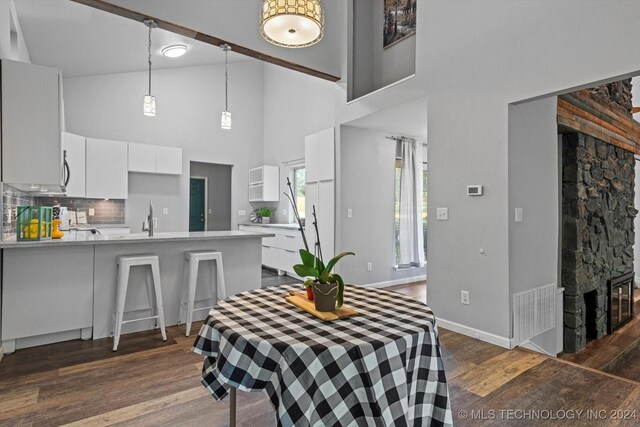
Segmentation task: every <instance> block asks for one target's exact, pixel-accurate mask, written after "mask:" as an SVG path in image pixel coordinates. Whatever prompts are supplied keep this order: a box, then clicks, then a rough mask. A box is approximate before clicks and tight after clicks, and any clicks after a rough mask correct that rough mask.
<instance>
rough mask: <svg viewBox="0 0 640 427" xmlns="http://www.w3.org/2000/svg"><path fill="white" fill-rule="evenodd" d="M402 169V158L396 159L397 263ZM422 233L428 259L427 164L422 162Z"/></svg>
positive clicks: (425, 254)
mask: <svg viewBox="0 0 640 427" xmlns="http://www.w3.org/2000/svg"><path fill="white" fill-rule="evenodd" d="M401 176H402V169H401V167H400V159H396V186H395V189H396V199H395V200H396V203H395V218H394V222H395V223H394V226H395V228H394V229H395V239H394V242H395V253H396V265H398V263H399V259H400V178H401ZM422 233H423V237H424V258H425V259H427V164H426V163H423V164H422Z"/></svg>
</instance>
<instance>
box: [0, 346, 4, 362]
mask: <svg viewBox="0 0 640 427" xmlns="http://www.w3.org/2000/svg"><path fill="white" fill-rule="evenodd" d="M3 356H4V347H2V346H1V345H0V362H2V357H3Z"/></svg>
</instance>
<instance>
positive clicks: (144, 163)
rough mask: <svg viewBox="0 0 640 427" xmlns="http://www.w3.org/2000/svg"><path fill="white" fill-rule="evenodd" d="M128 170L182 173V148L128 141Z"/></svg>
mask: <svg viewBox="0 0 640 427" xmlns="http://www.w3.org/2000/svg"><path fill="white" fill-rule="evenodd" d="M129 172H140V173H157V174H166V175H181V174H182V149H181V148H175V147H162V146H157V145H149V144H138V143H133V142H131V143H129Z"/></svg>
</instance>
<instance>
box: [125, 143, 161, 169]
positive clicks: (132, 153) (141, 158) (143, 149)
mask: <svg viewBox="0 0 640 427" xmlns="http://www.w3.org/2000/svg"><path fill="white" fill-rule="evenodd" d="M129 172H144V173H155V172H156V147H155V146H154V145H147V144H136V143H133V142H130V143H129Z"/></svg>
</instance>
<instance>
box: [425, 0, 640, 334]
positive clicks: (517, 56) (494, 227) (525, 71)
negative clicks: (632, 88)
mask: <svg viewBox="0 0 640 427" xmlns="http://www.w3.org/2000/svg"><path fill="white" fill-rule="evenodd" d="M420 6H423V7H422V8H419V12H418V13H419V23H418V25H419V28H420V29H421V31H420V33H419V34H418V40H417V42H418V63H417V73H418V76H417V77H418V82H424V84H425V85H426V91H427V93H428V98H429V116H428V126H429V160H430V161H429V172H430V183H429V197H430V199H429V216H430V217H433V216H434V215H435V210H436V208H437V207H448V208H449V221H432V222H431V223H430V226H429V236H428V238H429V244H430V246H429V286H428V297H429V303H430V305H431V307H432V308H433V310H434V312H435V313H436V316H439V317H440V318H444V319H446V320H448V321H451V322H455V323H458V324H462V325H464V326H466V327H467V328H474V329H479V330H481V331H483V332H486V333H489V334H493V335H494V336H497V337H499V338H501V339H502V341H501V342H502V343H503V344H505V343H506V342H507V341H506V339H508V338H509V337H510V336H511V331H510V311H509V307H510V304H509V295H510V291H509V289H510V286H512V285H514V284H513V283H510V274H509V265H510V261H511V263H518V264H519V263H525V262H528V263H530V264H531V265H545V263H546V262H548V261H547V260H548V254H547V253H546V250H555V249H556V245H553V247H551V242H552V240H553V239H551V238H549V239H548V240H549V241H548V244H549V247H548V248H544V249H543V248H541V250H539V251H526V252H524V253H521V254H519V255H517V254H516V253H514V255H512V256H511V257H510V255H509V250H510V247H509V237H508V233H509V218H510V217H511V216H510V215H511V212H510V209H509V202H508V198H509V192H508V189H509V185H510V178H511V177H510V175H509V174H510V172H511V171H510V169H509V166H508V157H507V155H508V152H509V150H510V144H511V141H510V139H509V136H508V104H509V103H512V102H515V101H520V100H524V99H528V98H532V97H536V96H540V95H544V94H552V93H555V92H557V91H565V90H567V89H570V88H577V87H583V86H588V85H592V84H593V83H594V82H599V81H602V80H607V79H611V80H614V79H617V78H619V77H621V76H624V75H629V74H631V73H637V72H638V71H639V70H640V45H638V44H637V43H634V41H633V28H634V26H635V24H634V22H635V20H636V17H637V16H639V15H640V3H638V2H628V1H615V2H604V3H602V2H578V1H562V2H556V1H518V2H504V1H483V2H476V1H456V2H427V3H424V2H423V3H421V4H420ZM594 29H597V30H594ZM594 58H597V60H594ZM470 77H472V78H470ZM549 125H551V124H549ZM540 132H541V136H543V137H544V135H548V134H550V129H544V128H541V129H540ZM538 148H539V149H540V150H548V146H544V145H542V144H541V145H538ZM538 155H539V156H540V157H543V161H544V164H543V165H541V167H542V168H544V170H547V168H548V167H551V166H546V165H551V164H552V163H553V162H554V161H555V160H554V158H546V157H544V156H543V154H542V152H540V154H536V156H538ZM471 183H478V184H483V185H485V190H486V195H485V196H483V197H482V198H480V199H478V200H471V199H470V198H469V197H466V196H465V195H464V188H465V186H466V185H467V184H471ZM555 185H556V184H554V188H550V190H551V191H556V189H555ZM525 217H527V214H526V213H525ZM539 232H540V233H545V234H547V233H549V234H551V233H553V235H554V236H555V233H556V230H555V229H553V230H540V231H539ZM480 248H483V249H484V250H485V253H484V255H482V254H480V253H479V249H480ZM516 257H527V258H526V259H516ZM461 267H463V268H461ZM529 285H530V284H527V285H526V286H529ZM518 286H520V285H518ZM523 286H525V285H524V284H523ZM462 289H467V290H470V291H471V305H470V306H468V307H464V306H462V305H461V304H460V290H462Z"/></svg>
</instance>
